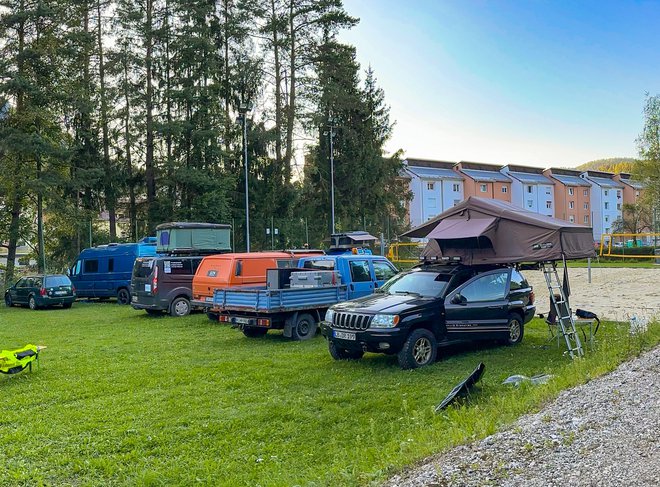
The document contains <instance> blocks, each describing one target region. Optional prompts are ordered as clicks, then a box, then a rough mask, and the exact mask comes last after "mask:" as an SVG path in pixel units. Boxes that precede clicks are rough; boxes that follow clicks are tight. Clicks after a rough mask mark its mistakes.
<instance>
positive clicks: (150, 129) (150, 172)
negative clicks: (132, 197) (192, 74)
mask: <svg viewBox="0 0 660 487" xmlns="http://www.w3.org/2000/svg"><path fill="white" fill-rule="evenodd" d="M153 8H154V0H147V2H146V17H147V19H146V20H147V24H146V26H145V28H146V33H145V42H146V56H145V66H146V77H147V93H146V95H147V96H146V100H145V102H146V103H145V104H146V124H147V126H146V134H145V135H146V141H147V147H146V154H145V160H144V168H145V170H144V176H145V180H146V185H147V225H148V231H149V232H150V231H152V230H153V229H154V227H155V226H156V215H155V210H156V174H155V169H154V117H153V96H154V95H153V84H152V77H153V72H152V69H153V68H152V63H153Z"/></svg>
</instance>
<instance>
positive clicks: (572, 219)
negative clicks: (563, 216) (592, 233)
mask: <svg viewBox="0 0 660 487" xmlns="http://www.w3.org/2000/svg"><path fill="white" fill-rule="evenodd" d="M568 221H569V222H571V223H575V217H574V216H573V215H569V217H568Z"/></svg>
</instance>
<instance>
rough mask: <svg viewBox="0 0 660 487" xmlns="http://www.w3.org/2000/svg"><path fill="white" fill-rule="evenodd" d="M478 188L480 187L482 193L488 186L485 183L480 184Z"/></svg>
mask: <svg viewBox="0 0 660 487" xmlns="http://www.w3.org/2000/svg"><path fill="white" fill-rule="evenodd" d="M480 189H481V192H482V193H485V192H486V191H488V187H487V186H486V185H485V184H482V185H481V186H480Z"/></svg>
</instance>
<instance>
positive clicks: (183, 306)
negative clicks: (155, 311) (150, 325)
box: [170, 297, 190, 318]
mask: <svg viewBox="0 0 660 487" xmlns="http://www.w3.org/2000/svg"><path fill="white" fill-rule="evenodd" d="M189 314H190V301H189V300H188V298H184V297H179V298H176V299H175V300H174V301H172V304H171V305H170V316H175V317H178V318H180V317H181V316H188V315H189Z"/></svg>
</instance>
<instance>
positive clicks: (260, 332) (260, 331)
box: [243, 326, 268, 338]
mask: <svg viewBox="0 0 660 487" xmlns="http://www.w3.org/2000/svg"><path fill="white" fill-rule="evenodd" d="M266 333H268V328H253V327H251V326H249V327H246V328H243V335H245V336H246V337H248V338H259V337H262V336H265V335H266Z"/></svg>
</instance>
